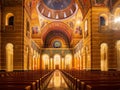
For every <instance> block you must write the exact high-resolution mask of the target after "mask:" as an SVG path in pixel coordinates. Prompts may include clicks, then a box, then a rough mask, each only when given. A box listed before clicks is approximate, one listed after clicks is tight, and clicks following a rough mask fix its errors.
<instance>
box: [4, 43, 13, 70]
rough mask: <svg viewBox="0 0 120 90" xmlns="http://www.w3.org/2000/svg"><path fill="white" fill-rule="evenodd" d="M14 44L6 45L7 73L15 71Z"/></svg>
mask: <svg viewBox="0 0 120 90" xmlns="http://www.w3.org/2000/svg"><path fill="white" fill-rule="evenodd" d="M13 55H14V53H13V44H12V43H8V44H7V45H6V71H13Z"/></svg>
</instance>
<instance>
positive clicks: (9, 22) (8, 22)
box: [5, 13, 14, 26]
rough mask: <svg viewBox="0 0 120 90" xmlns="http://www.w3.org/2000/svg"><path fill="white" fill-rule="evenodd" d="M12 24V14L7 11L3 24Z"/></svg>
mask: <svg viewBox="0 0 120 90" xmlns="http://www.w3.org/2000/svg"><path fill="white" fill-rule="evenodd" d="M13 24H14V14H13V13H7V14H6V17H5V25H6V26H7V25H13Z"/></svg>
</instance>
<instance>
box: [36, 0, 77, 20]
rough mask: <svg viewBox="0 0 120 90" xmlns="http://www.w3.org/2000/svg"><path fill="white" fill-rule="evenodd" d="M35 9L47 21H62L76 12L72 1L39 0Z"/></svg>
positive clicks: (75, 6)
mask: <svg viewBox="0 0 120 90" xmlns="http://www.w3.org/2000/svg"><path fill="white" fill-rule="evenodd" d="M37 9H38V12H39V14H40V15H42V16H44V17H46V18H47V19H54V20H62V19H66V18H68V17H70V16H72V15H73V14H74V13H75V12H76V11H77V4H76V3H75V1H74V0H40V1H39V4H38V7H37Z"/></svg>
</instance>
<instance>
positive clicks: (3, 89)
mask: <svg viewBox="0 0 120 90" xmlns="http://www.w3.org/2000/svg"><path fill="white" fill-rule="evenodd" d="M0 90H31V86H26V85H0Z"/></svg>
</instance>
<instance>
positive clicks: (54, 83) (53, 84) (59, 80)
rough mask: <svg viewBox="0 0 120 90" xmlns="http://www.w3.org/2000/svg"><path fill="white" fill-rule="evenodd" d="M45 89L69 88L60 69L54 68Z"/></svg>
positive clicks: (65, 89) (60, 89)
mask: <svg viewBox="0 0 120 90" xmlns="http://www.w3.org/2000/svg"><path fill="white" fill-rule="evenodd" d="M45 90H70V88H69V87H68V86H67V84H66V82H65V80H64V79H63V76H62V74H61V72H60V71H58V70H56V71H55V72H54V74H53V77H52V78H51V80H50V82H49V84H48V86H47V88H46V89H45Z"/></svg>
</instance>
